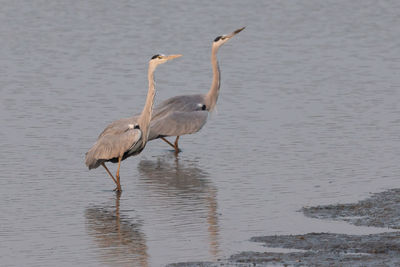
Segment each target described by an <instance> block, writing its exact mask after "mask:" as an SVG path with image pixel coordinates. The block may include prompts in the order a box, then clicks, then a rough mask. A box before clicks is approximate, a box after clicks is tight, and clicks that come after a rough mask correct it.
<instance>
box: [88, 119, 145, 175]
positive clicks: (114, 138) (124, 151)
mask: <svg viewBox="0 0 400 267" xmlns="http://www.w3.org/2000/svg"><path fill="white" fill-rule="evenodd" d="M135 125H138V116H135V117H132V118H124V119H120V120H117V121H114V122H112V123H111V124H110V125H108V126H107V128H106V129H104V131H103V132H102V133H101V134H100V135H99V137H98V139H97V141H96V143H95V144H94V145H93V147H92V148H91V149H90V150H89V151H88V152H87V154H86V162H85V163H86V166H88V168H89V170H90V169H95V168H97V167H99V166H100V165H101V164H102V163H104V162H107V161H111V162H118V158H119V157H121V156H122V160H124V159H126V158H127V157H129V156H134V155H136V154H139V153H140V152H141V151H142V150H143V149H144V147H145V145H146V144H145V143H144V142H143V138H142V134H143V133H142V131H141V130H140V129H138V128H134V127H135ZM136 127H137V126H136Z"/></svg>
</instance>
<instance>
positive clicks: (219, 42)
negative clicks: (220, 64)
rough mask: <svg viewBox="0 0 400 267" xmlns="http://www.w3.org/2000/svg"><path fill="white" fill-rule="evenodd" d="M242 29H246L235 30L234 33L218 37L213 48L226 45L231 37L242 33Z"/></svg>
mask: <svg viewBox="0 0 400 267" xmlns="http://www.w3.org/2000/svg"><path fill="white" fill-rule="evenodd" d="M244 28H246V27H243V28H240V29H237V30H236V31H234V32H232V33H230V34H225V35H221V36H218V37H217V38H215V39H214V43H213V46H216V47H220V46H221V45H223V44H224V43H226V42H227V41H228V40H230V39H231V38H232V37H233V36H235V35H236V34H238V33H239V32H241V31H243V30H244Z"/></svg>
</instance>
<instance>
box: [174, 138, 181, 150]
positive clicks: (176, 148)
mask: <svg viewBox="0 0 400 267" xmlns="http://www.w3.org/2000/svg"><path fill="white" fill-rule="evenodd" d="M178 140H179V135H178V136H177V137H176V139H175V143H174V148H175V153H177V154H178V153H179V151H180V149H179V147H178Z"/></svg>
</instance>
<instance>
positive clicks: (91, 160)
mask: <svg viewBox="0 0 400 267" xmlns="http://www.w3.org/2000/svg"><path fill="white" fill-rule="evenodd" d="M181 56H182V55H169V56H165V55H159V54H158V55H155V56H153V57H152V58H151V59H150V61H149V68H148V80H149V89H148V92H147V97H146V103H145V105H144V108H143V110H142V113H141V114H140V115H136V116H133V117H130V118H123V119H119V120H116V121H114V122H112V123H111V124H109V125H108V126H107V127H106V128H105V129H104V131H103V132H102V133H101V134H100V135H99V137H98V139H97V141H96V143H94V145H93V146H92V147H91V148H90V149H89V151H88V152H87V153H86V159H85V163H86V166H87V167H88V168H89V170H90V169H95V168H97V167H99V166H100V165H101V166H103V167H104V169H105V170H106V172H107V173H108V175H110V177H111V179H112V180H113V181H114V182H115V184H116V185H117V187H116V188H115V189H114V191H117V192H121V183H120V176H119V169H120V167H121V161H123V160H125V159H126V158H128V157H131V156H135V155H137V154H139V153H140V152H142V150H143V149H144V147H145V146H146V143H147V141H148V136H149V126H150V120H151V115H152V109H153V103H154V96H155V93H156V91H155V82H154V71H155V69H156V67H157V66H158V65H160V64H163V63H165V62H167V61H169V60H171V59H174V58H178V57H181ZM106 162H112V163H118V168H117V173H116V175H115V177H114V176H113V175H112V173H111V172H110V170H109V169H108V168H107V166H106V164H105V163H106Z"/></svg>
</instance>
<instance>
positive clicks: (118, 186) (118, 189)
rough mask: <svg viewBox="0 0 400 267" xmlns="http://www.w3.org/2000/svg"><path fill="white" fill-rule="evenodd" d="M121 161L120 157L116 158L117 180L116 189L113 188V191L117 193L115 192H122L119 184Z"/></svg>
mask: <svg viewBox="0 0 400 267" xmlns="http://www.w3.org/2000/svg"><path fill="white" fill-rule="evenodd" d="M121 160H122V156H120V157H119V158H118V169H117V174H116V175H115V176H116V178H117V188H115V189H114V191H117V192H121V191H122V190H121V183H120V180H119V168H120V167H121Z"/></svg>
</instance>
